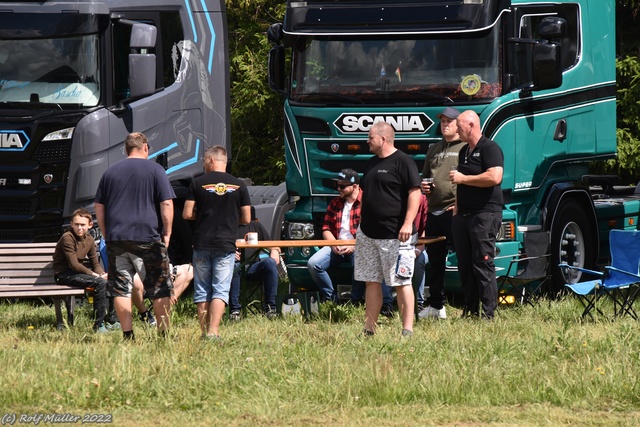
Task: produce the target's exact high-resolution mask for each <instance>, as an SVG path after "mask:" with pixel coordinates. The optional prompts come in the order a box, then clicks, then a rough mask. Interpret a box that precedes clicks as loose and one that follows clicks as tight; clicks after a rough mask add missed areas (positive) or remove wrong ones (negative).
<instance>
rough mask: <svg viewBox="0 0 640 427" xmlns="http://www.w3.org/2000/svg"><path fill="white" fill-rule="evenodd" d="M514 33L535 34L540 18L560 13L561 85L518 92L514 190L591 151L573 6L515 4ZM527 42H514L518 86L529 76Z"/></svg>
mask: <svg viewBox="0 0 640 427" xmlns="http://www.w3.org/2000/svg"><path fill="white" fill-rule="evenodd" d="M515 12H516V13H515V17H516V25H515V26H514V27H515V28H516V31H517V34H516V35H515V36H516V37H518V38H525V39H538V38H539V37H538V36H537V28H538V24H539V23H540V21H542V19H543V18H545V17H559V18H563V19H564V20H565V21H566V23H567V26H566V27H567V32H566V35H565V37H564V38H563V39H562V40H558V42H560V43H561V46H562V47H561V49H562V55H561V57H562V64H563V70H564V71H563V84H562V86H561V87H560V88H557V89H551V90H546V91H535V90H534V91H533V92H528V93H527V92H526V91H525V92H524V93H521V94H520V101H521V102H520V105H519V108H518V110H520V111H516V114H515V115H514V118H515V120H516V121H517V125H516V159H515V160H516V165H515V166H516V167H515V169H514V174H515V176H514V179H515V184H514V189H515V190H516V191H518V190H526V189H530V188H538V187H539V186H540V185H541V183H542V182H543V181H544V180H545V179H548V178H549V176H548V175H549V173H550V172H551V173H552V174H553V173H554V171H553V170H552V168H553V167H554V166H556V167H558V172H557V173H564V171H566V165H564V164H563V160H567V157H568V155H569V154H570V153H576V152H585V153H588V152H591V151H590V150H593V147H594V139H593V136H592V135H593V126H594V118H593V110H592V108H591V107H590V106H589V105H588V104H587V103H584V88H581V87H580V85H581V84H582V82H583V81H584V79H583V78H581V77H580V75H581V73H585V72H586V70H585V67H584V66H582V64H579V58H580V57H581V50H582V46H581V42H580V34H579V25H578V23H579V18H580V17H579V8H578V5H577V4H557V5H544V6H536V5H531V6H529V5H528V6H519V7H516V8H515ZM532 48H533V45H531V44H518V45H516V46H514V52H515V58H516V62H515V66H516V67H517V72H516V75H517V76H518V80H519V81H518V85H520V86H522V85H526V84H527V83H530V82H531V81H532V74H531V70H532V64H531V57H532Z"/></svg>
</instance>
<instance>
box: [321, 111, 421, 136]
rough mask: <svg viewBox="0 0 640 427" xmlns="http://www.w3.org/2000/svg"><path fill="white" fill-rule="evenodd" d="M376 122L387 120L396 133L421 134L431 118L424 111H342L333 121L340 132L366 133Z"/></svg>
mask: <svg viewBox="0 0 640 427" xmlns="http://www.w3.org/2000/svg"><path fill="white" fill-rule="evenodd" d="M376 122H387V123H389V124H390V125H391V126H393V129H394V130H395V132H396V133H398V134H423V133H426V132H427V131H428V130H429V128H430V127H431V126H433V120H431V119H430V118H429V116H427V115H426V114H425V113H420V112H417V113H402V114H398V113H343V114H341V115H340V117H338V118H337V119H336V121H335V122H333V125H334V126H335V127H336V128H338V130H339V131H340V132H342V133H348V134H354V133H367V132H369V129H371V126H373V124H374V123H376Z"/></svg>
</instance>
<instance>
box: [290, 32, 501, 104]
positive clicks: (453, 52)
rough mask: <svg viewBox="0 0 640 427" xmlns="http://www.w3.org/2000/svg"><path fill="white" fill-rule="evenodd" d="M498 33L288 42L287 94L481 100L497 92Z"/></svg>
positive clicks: (304, 98)
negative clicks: (289, 75) (290, 63)
mask: <svg viewBox="0 0 640 427" xmlns="http://www.w3.org/2000/svg"><path fill="white" fill-rule="evenodd" d="M498 34H499V30H497V29H493V30H492V31H491V32H489V33H487V34H486V35H485V36H484V37H475V38H459V37H458V38H437V39H436V38H430V39H425V38H421V39H401V40H384V39H371V38H369V39H365V38H357V39H355V38H351V39H340V40H337V39H335V38H334V37H331V38H324V39H320V38H316V39H311V38H302V39H299V40H298V41H297V42H296V44H295V45H294V47H293V70H292V79H291V91H290V94H291V95H290V99H291V101H293V102H300V103H339V104H342V105H345V104H378V103H383V104H389V103H394V104H402V103H405V102H406V103H410V104H412V105H415V103H425V104H430V103H443V102H444V103H447V102H448V103H450V102H457V101H463V100H464V101H465V102H469V101H485V102H486V101H488V100H491V99H494V98H495V97H497V96H498V95H500V92H501V85H500V68H501V67H500V65H501V64H500V49H499V42H498Z"/></svg>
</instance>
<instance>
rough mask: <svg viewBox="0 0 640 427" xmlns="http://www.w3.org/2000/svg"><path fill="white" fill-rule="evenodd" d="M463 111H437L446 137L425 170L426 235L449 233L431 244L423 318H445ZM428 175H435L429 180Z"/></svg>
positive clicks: (430, 153) (429, 153)
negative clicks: (455, 169) (452, 172)
mask: <svg viewBox="0 0 640 427" xmlns="http://www.w3.org/2000/svg"><path fill="white" fill-rule="evenodd" d="M459 115H460V111H458V110H456V109H455V108H453V107H446V108H445V109H444V110H443V111H442V112H441V113H439V114H438V115H436V117H437V118H438V119H440V130H441V132H442V140H441V141H439V142H436V143H435V144H432V145H430V146H429V149H428V150H427V156H426V158H425V161H424V169H423V170H422V178H423V181H422V184H421V185H420V188H421V190H422V192H423V193H424V194H425V195H426V196H427V200H428V204H429V212H428V213H427V225H426V229H425V235H426V236H446V238H447V239H446V240H445V241H443V242H437V243H432V244H430V245H427V248H426V251H427V255H428V258H429V264H430V270H429V272H430V273H429V297H428V298H427V300H426V303H427V307H426V308H425V309H424V310H422V311H420V312H419V313H418V316H419V317H420V318H421V319H424V318H433V319H445V318H446V317H447V312H446V309H445V308H444V303H445V295H444V272H445V267H446V262H447V252H448V249H449V248H450V247H451V248H453V246H452V245H453V237H452V235H451V219H452V217H453V206H454V205H455V201H456V186H455V184H452V183H451V181H450V180H449V171H450V170H451V168H453V167H457V166H458V154H459V153H460V149H461V148H462V147H463V146H464V145H465V143H464V142H462V141H460V136H459V135H458V126H457V125H456V119H457V118H458V116H459ZM425 178H432V179H433V181H432V182H431V183H426V182H425V181H424V179H425Z"/></svg>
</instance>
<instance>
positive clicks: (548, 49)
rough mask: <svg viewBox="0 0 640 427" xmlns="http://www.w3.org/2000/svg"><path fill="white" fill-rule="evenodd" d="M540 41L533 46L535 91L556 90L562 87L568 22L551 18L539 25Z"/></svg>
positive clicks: (545, 19) (543, 20)
mask: <svg viewBox="0 0 640 427" xmlns="http://www.w3.org/2000/svg"><path fill="white" fill-rule="evenodd" d="M537 30H538V37H539V38H541V39H543V40H539V41H538V43H536V44H535V45H534V46H533V87H534V90H543V89H554V88H556V87H559V86H560V85H562V55H561V53H562V52H561V50H562V46H561V45H560V43H558V42H555V41H554V40H561V39H562V38H564V37H565V35H566V34H567V21H566V20H564V19H563V18H558V17H554V16H549V17H546V18H544V19H542V21H540V24H538V29H537Z"/></svg>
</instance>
